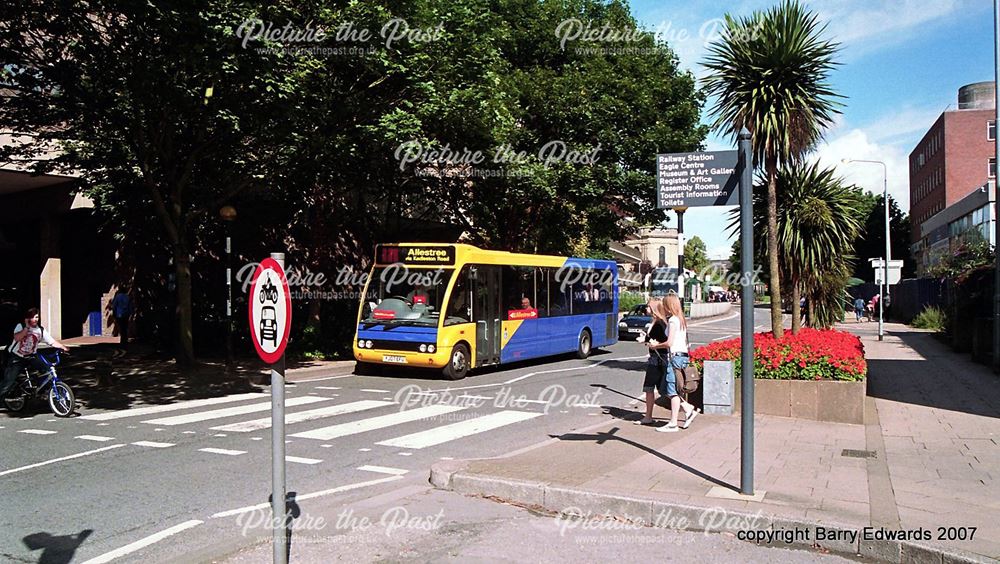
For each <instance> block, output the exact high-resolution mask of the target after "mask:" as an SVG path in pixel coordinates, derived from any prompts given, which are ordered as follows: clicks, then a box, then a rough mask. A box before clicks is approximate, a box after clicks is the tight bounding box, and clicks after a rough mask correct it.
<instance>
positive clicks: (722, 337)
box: [712, 335, 736, 342]
mask: <svg viewBox="0 0 1000 564" xmlns="http://www.w3.org/2000/svg"><path fill="white" fill-rule="evenodd" d="M735 336H736V335H723V336H721V337H718V338H715V339H712V342H715V341H721V340H723V339H730V338H732V337H735Z"/></svg>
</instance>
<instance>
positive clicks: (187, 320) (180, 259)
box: [174, 244, 194, 367]
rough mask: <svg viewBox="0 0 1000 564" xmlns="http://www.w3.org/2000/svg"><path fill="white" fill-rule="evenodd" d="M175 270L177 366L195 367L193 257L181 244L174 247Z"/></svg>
mask: <svg viewBox="0 0 1000 564" xmlns="http://www.w3.org/2000/svg"><path fill="white" fill-rule="evenodd" d="M174 268H175V269H176V273H177V312H176V317H177V364H178V365H179V366H181V367H189V366H192V365H194V338H193V337H192V333H191V319H192V307H191V257H190V255H188V252H187V248H186V247H185V246H184V245H183V244H181V245H177V246H175V247H174Z"/></svg>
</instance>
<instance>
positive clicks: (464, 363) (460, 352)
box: [443, 344, 470, 380]
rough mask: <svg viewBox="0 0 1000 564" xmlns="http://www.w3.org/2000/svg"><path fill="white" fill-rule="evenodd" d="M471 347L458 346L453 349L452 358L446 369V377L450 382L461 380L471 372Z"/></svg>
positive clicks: (444, 371)
mask: <svg viewBox="0 0 1000 564" xmlns="http://www.w3.org/2000/svg"><path fill="white" fill-rule="evenodd" d="M469 358H470V357H469V347H467V346H465V345H463V344H458V345H455V347H454V348H453V349H451V358H450V359H449V361H448V365H447V366H445V367H444V370H443V373H444V377H445V378H447V379H449V380H461V379H462V378H465V375H466V374H468V372H469Z"/></svg>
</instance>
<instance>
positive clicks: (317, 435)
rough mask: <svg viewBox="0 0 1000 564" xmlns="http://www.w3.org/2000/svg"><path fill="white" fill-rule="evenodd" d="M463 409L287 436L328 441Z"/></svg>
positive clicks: (435, 409) (427, 410)
mask: <svg viewBox="0 0 1000 564" xmlns="http://www.w3.org/2000/svg"><path fill="white" fill-rule="evenodd" d="M463 409H465V407H462V406H455V405H429V406H427V407H421V408H418V409H410V410H407V411H400V412H399V413H392V414H390V415H382V416H379V417H370V418H368V419H362V420H361V421H351V422H350V423H341V424H339V425H331V426H330V427H322V428H319V429H313V430H312V431H305V432H302V433H295V434H292V435H289V436H290V437H298V438H302V439H319V440H321V441H328V440H330V439H336V438H337V437H346V436H348V435H355V434H358V433H364V432H366V431H374V430H375V429H384V428H385V427H392V426H393V425H399V424H401V423H410V422H411V421H419V420H421V419H427V418H429V417H436V416H438V415H444V414H446V413H453V412H455V411H461V410H463ZM539 415H540V414H539Z"/></svg>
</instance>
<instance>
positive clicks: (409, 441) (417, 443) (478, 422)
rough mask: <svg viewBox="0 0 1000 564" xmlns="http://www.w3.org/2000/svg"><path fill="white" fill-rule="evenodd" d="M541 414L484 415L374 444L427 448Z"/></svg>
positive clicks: (510, 413)
mask: <svg viewBox="0 0 1000 564" xmlns="http://www.w3.org/2000/svg"><path fill="white" fill-rule="evenodd" d="M540 415H541V413H531V412H527V411H510V410H508V411H500V412H498V413H492V414H490V415H484V416H482V417H477V418H475V419H470V420H468V421H459V422H458V423H452V424H450V425H443V426H441V427H435V428H433V429H428V430H426V431H420V432H419V433H412V434H409V435H404V436H402V437H396V438H395V439H389V440H387V441H380V442H377V443H375V444H377V445H383V446H393V447H400V448H407V449H411V448H412V449H419V448H426V447H429V446H434V445H439V444H441V443H446V442H448V441H453V440H455V439H460V438H462V437H468V436H469V435H476V434H478V433H483V432H485V431H490V430H492V429H497V428H499V427H503V426H505V425H511V424H513V423H518V422H521V421H527V420H528V419H533V418H535V417H538V416H540Z"/></svg>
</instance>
